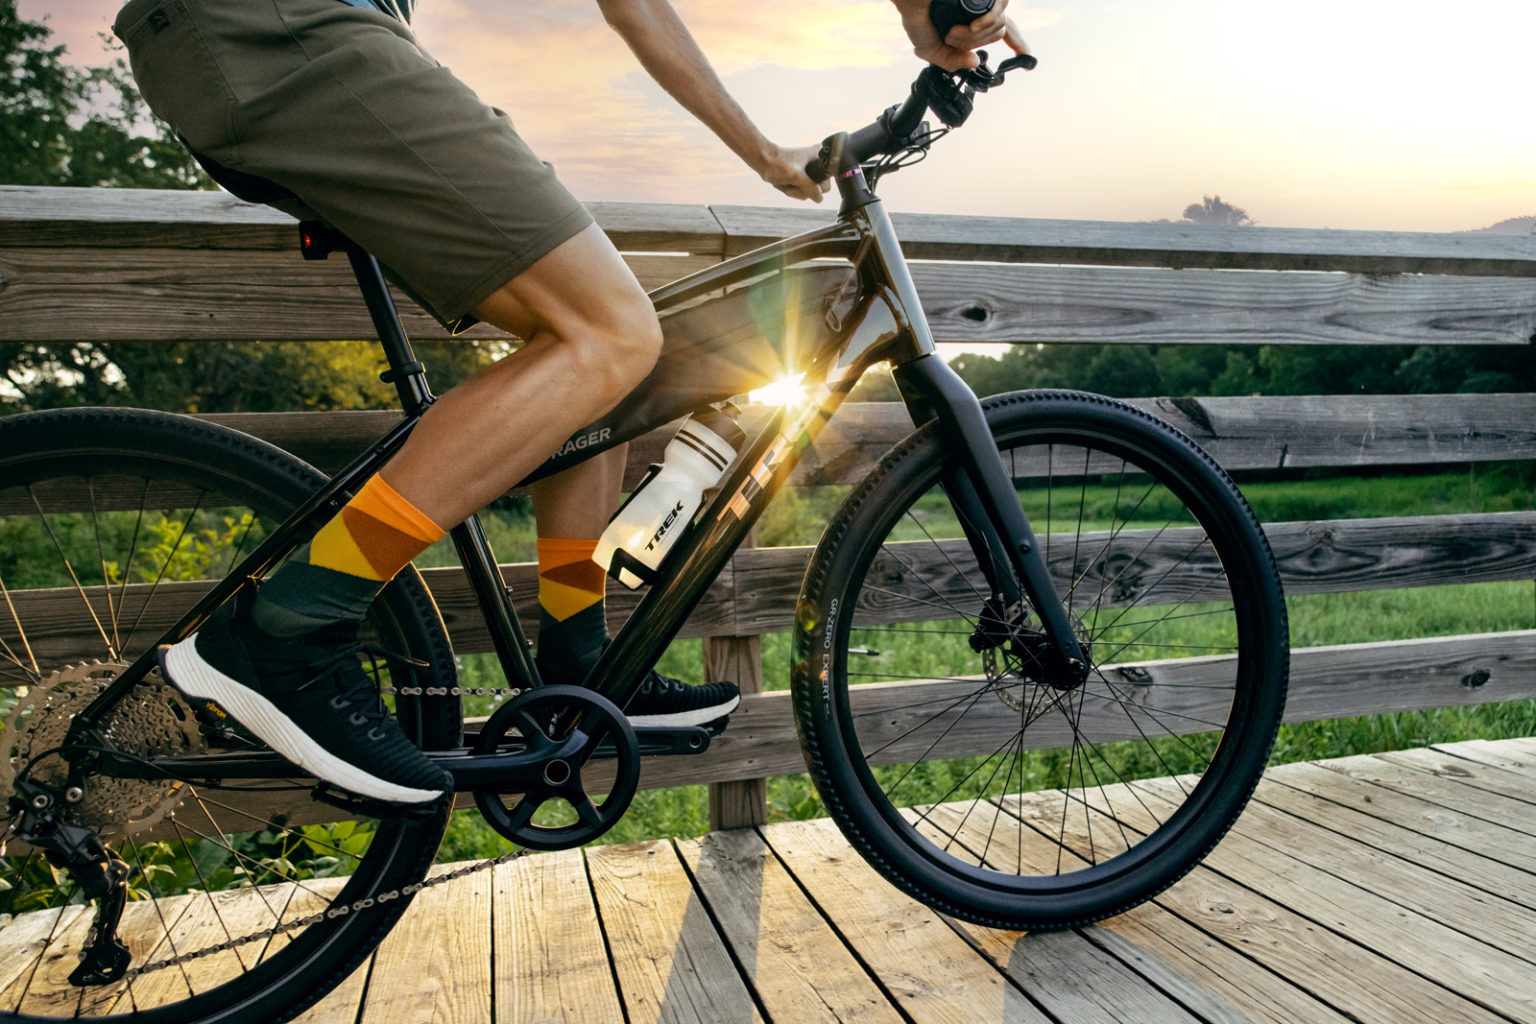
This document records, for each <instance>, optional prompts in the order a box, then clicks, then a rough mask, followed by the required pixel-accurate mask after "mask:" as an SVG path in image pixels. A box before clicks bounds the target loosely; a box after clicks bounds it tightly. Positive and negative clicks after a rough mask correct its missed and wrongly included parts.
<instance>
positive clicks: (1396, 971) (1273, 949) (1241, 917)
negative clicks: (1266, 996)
mask: <svg viewBox="0 0 1536 1024" xmlns="http://www.w3.org/2000/svg"><path fill="white" fill-rule="evenodd" d="M1090 795H1094V794H1090ZM1125 802H1126V801H1125V800H1124V798H1123V797H1122V798H1121V801H1120V803H1117V805H1116V809H1117V814H1118V816H1119V817H1120V818H1121V819H1122V820H1125V821H1127V822H1130V821H1132V820H1134V819H1133V815H1134V814H1136V813H1138V810H1139V809H1135V808H1130V807H1127V806H1123V804H1124V803H1125ZM1009 805H1010V809H1015V810H1017V811H1019V812H1020V813H1022V814H1024V815H1025V820H1026V821H1029V820H1031V817H1032V816H1033V815H1034V814H1036V813H1040V811H1038V810H1036V805H1039V807H1041V808H1043V813H1044V815H1045V816H1046V818H1047V819H1048V825H1047V827H1046V831H1048V832H1049V833H1050V835H1051V836H1053V837H1054V836H1055V835H1057V834H1058V832H1060V831H1061V820H1060V815H1059V807H1060V802H1059V798H1058V799H1057V800H1056V801H1055V802H1054V804H1053V802H1052V801H1051V800H1050V799H1049V798H1048V797H1046V796H1043V795H1042V796H1041V797H1039V798H1036V797H1026V798H1025V800H1024V801H1023V802H1018V801H1009ZM1088 813H1091V814H1092V817H1093V820H1094V822H1095V826H1094V830H1093V840H1094V844H1093V847H1092V848H1096V849H1097V850H1098V852H1099V854H1100V859H1102V856H1103V854H1104V853H1105V852H1106V851H1105V844H1106V843H1111V842H1114V841H1115V837H1116V835H1117V833H1118V829H1117V828H1116V826H1115V825H1114V824H1112V823H1111V822H1110V821H1109V820H1108V819H1107V818H1105V817H1103V815H1102V813H1101V812H1100V811H1099V810H1098V809H1097V808H1093V809H1092V810H1091V811H1090V812H1088ZM1129 827H1130V825H1129V824H1127V828H1129ZM998 831H999V833H1006V835H1005V836H1004V837H1003V839H1004V841H1007V840H1008V839H1011V838H1012V836H1013V835H1014V833H1013V832H1011V831H1009V830H1004V829H1000V830H998ZM1024 835H1025V838H1026V841H1028V842H1039V843H1044V844H1046V853H1047V854H1048V855H1052V856H1053V855H1054V850H1055V847H1054V845H1051V844H1052V842H1053V840H1051V839H1047V838H1046V837H1045V835H1043V834H1041V833H1034V834H1033V836H1031V833H1030V832H1029V831H1026V832H1025V833H1024ZM1065 836H1066V841H1067V842H1068V843H1069V844H1070V846H1071V848H1072V849H1073V850H1074V851H1076V852H1077V853H1078V854H1080V855H1087V854H1088V853H1089V851H1090V849H1091V847H1090V843H1089V841H1088V836H1087V832H1086V829H1085V827H1084V825H1083V824H1082V822H1081V820H1080V816H1079V815H1073V816H1072V818H1071V819H1069V821H1068V822H1067V823H1066V828H1065ZM1223 849H1225V847H1217V852H1220V851H1221V850H1223ZM1267 870H1268V869H1267V868H1266V867H1265V866H1264V865H1255V878H1257V876H1258V875H1259V874H1262V873H1264V872H1265V871H1267ZM1266 884H1267V883H1266V882H1260V883H1258V884H1254V883H1253V882H1252V881H1245V882H1244V883H1241V884H1240V883H1239V882H1238V881H1235V880H1233V878H1231V877H1229V875H1228V874H1227V873H1225V872H1222V873H1218V872H1217V871H1216V870H1215V865H1214V864H1212V863H1211V861H1210V859H1209V858H1208V859H1207V861H1206V864H1205V866H1202V867H1197V868H1195V869H1194V870H1193V871H1192V872H1190V874H1189V875H1187V876H1186V877H1185V878H1184V879H1183V880H1182V881H1180V882H1178V883H1177V884H1175V885H1174V886H1172V887H1171V888H1169V889H1168V890H1166V891H1165V892H1163V893H1162V894H1161V895H1159V896H1158V897H1157V898H1156V899H1157V903H1158V905H1160V906H1162V907H1164V908H1166V909H1168V910H1170V911H1172V912H1174V913H1176V914H1178V915H1179V916H1181V917H1183V918H1184V919H1185V920H1187V921H1189V922H1190V923H1191V924H1193V925H1195V926H1196V927H1198V928H1200V929H1202V930H1203V931H1205V932H1207V933H1209V934H1210V935H1212V936H1214V937H1215V938H1217V939H1219V940H1220V941H1221V942H1223V943H1225V944H1226V945H1228V946H1230V947H1231V948H1233V949H1235V950H1238V951H1240V952H1242V953H1243V954H1244V955H1246V956H1249V957H1252V958H1253V959H1255V960H1256V961H1258V962H1259V963H1261V964H1263V965H1264V966H1266V967H1267V968H1269V969H1270V970H1273V971H1275V972H1276V973H1277V974H1279V975H1280V976H1281V977H1284V978H1287V979H1289V980H1290V981H1291V982H1293V983H1294V984H1296V985H1298V986H1300V987H1302V988H1303V989H1305V990H1306V991H1307V992H1308V993H1309V994H1310V995H1311V996H1312V997H1313V998H1316V999H1318V1000H1320V1001H1322V1002H1324V1003H1326V1004H1327V1005H1328V1006H1330V1007H1332V1008H1334V1009H1336V1010H1338V1011H1339V1012H1341V1013H1344V1014H1346V1015H1348V1016H1349V1017H1351V1018H1353V1019H1355V1020H1357V1021H1361V1022H1369V1024H1401V1022H1403V1021H1425V1022H1430V1021H1444V1020H1455V1021H1458V1022H1466V1024H1472V1022H1487V1024H1492V1022H1494V1021H1498V1020H1502V1019H1503V1018H1501V1017H1499V1016H1497V1015H1495V1014H1494V1013H1492V1012H1490V1011H1488V1010H1486V1009H1484V1008H1483V1007H1481V1006H1479V1005H1477V1004H1476V1003H1474V1002H1471V1001H1469V1000H1468V999H1465V998H1462V997H1461V996H1459V995H1457V994H1456V993H1455V992H1451V991H1447V990H1446V989H1445V988H1444V987H1442V986H1441V985H1440V984H1438V983H1436V982H1435V981H1434V980H1432V977H1424V976H1421V975H1420V974H1418V973H1416V972H1414V971H1412V970H1409V969H1407V968H1405V967H1403V966H1401V965H1400V964H1398V963H1397V962H1396V961H1395V960H1393V959H1392V958H1390V957H1389V956H1386V955H1384V954H1383V953H1382V952H1380V951H1374V950H1372V949H1370V948H1368V947H1366V946H1362V945H1360V944H1358V943H1356V942H1355V941H1352V940H1351V939H1349V938H1346V937H1344V936H1343V935H1341V934H1338V933H1336V932H1335V931H1333V930H1331V929H1330V928H1329V927H1325V926H1324V925H1322V924H1319V923H1317V922H1316V921H1314V920H1313V919H1312V915H1311V914H1308V913H1306V911H1305V910H1304V909H1303V908H1306V909H1311V908H1310V907H1308V904H1307V901H1306V900H1305V899H1304V900H1301V901H1297V902H1296V903H1295V904H1294V905H1293V903H1292V902H1291V901H1289V900H1287V899H1286V898H1285V897H1283V896H1279V895H1277V894H1276V893H1271V892H1270V890H1269V889H1267V888H1266V887H1265V886H1266ZM1299 1019H1302V1020H1306V1019H1309V1018H1306V1017H1302V1018H1299Z"/></svg>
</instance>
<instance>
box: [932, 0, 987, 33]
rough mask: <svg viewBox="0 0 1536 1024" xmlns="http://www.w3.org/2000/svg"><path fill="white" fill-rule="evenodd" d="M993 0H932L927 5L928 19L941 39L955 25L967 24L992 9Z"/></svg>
mask: <svg viewBox="0 0 1536 1024" xmlns="http://www.w3.org/2000/svg"><path fill="white" fill-rule="evenodd" d="M992 4H993V0H933V2H932V3H930V4H929V5H928V20H929V21H931V22H933V27H934V28H935V29H936V30H938V33H939V38H940V39H941V40H942V39H944V38H945V37H946V36H948V35H949V30H950V29H952V28H954V27H955V26H956V25H969V24H970V23H971V22H973V21H975V20H976V19H977V18H979V17H981V16H982V15H983V14H986V13H987V12H988V11H990V10H991V9H992Z"/></svg>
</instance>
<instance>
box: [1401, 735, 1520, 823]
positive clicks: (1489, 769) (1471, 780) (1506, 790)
mask: <svg viewBox="0 0 1536 1024" xmlns="http://www.w3.org/2000/svg"><path fill="white" fill-rule="evenodd" d="M1376 756H1377V757H1379V758H1381V759H1382V760H1383V761H1390V762H1391V763H1392V764H1399V765H1403V766H1404V767H1408V768H1413V769H1416V770H1418V771H1422V772H1428V773H1429V774H1431V775H1434V776H1437V777H1438V778H1442V779H1453V780H1455V781H1457V782H1460V783H1462V784H1463V785H1466V786H1470V787H1471V788H1473V789H1478V790H1483V791H1485V792H1487V793H1495V794H1498V795H1499V796H1502V797H1508V798H1509V799H1510V801H1512V802H1511V803H1509V804H1507V805H1505V806H1507V807H1508V810H1509V814H1510V815H1511V816H1512V818H1513V819H1514V820H1515V822H1516V823H1517V824H1516V827H1519V825H1518V822H1519V821H1520V820H1521V819H1522V817H1524V815H1522V813H1521V808H1520V807H1519V805H1518V804H1517V803H1514V802H1513V801H1519V802H1520V803H1524V804H1527V805H1531V804H1536V773H1532V772H1529V771H1525V770H1524V769H1523V768H1522V767H1518V766H1517V767H1514V768H1504V767H1499V766H1495V765H1490V764H1479V763H1476V762H1473V763H1471V764H1468V763H1467V762H1466V761H1465V760H1464V759H1462V758H1453V757H1446V756H1445V755H1444V754H1441V753H1438V752H1436V751H1433V750H1395V751H1390V752H1387V753H1383V754H1377V755H1376ZM1525 814H1528V815H1530V817H1531V818H1536V808H1528V809H1527V810H1526V811H1525ZM1527 831H1529V832H1530V833H1531V834H1532V835H1536V822H1533V823H1532V825H1531V827H1530V828H1529V829H1527Z"/></svg>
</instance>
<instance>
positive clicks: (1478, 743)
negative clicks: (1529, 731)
mask: <svg viewBox="0 0 1536 1024" xmlns="http://www.w3.org/2000/svg"><path fill="white" fill-rule="evenodd" d="M1431 749H1433V750H1435V751H1437V752H1438V753H1441V754H1449V755H1450V756H1452V757H1460V758H1465V759H1466V760H1468V761H1476V762H1478V763H1479V764H1486V765H1492V766H1493V767H1495V768H1509V769H1512V770H1514V771H1518V772H1522V773H1526V774H1530V775H1532V776H1536V742H1532V741H1530V740H1518V739H1517V740H1462V741H1460V742H1457V743H1436V744H1435V745H1434V746H1433V747H1432V748H1431ZM1532 789H1533V790H1536V782H1533V785H1532Z"/></svg>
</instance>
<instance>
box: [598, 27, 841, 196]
mask: <svg viewBox="0 0 1536 1024" xmlns="http://www.w3.org/2000/svg"><path fill="white" fill-rule="evenodd" d="M597 5H598V7H600V8H602V11H603V17H604V18H606V19H607V20H608V24H609V25H611V26H612V27H613V29H614V31H616V32H618V34H619V35H620V36H621V37H622V38H623V40H624V42H626V43H627V44H629V48H630V49H631V50H633V51H634V54H635V56H636V57H637V58H639V60H640V64H641V66H643V67H644V68H645V70H646V71H647V72H648V73H649V74H650V76H651V77H652V78H654V79H655V80H656V82H657V84H659V85H660V86H661V87H662V88H663V89H665V90H667V92H669V93H671V94H672V97H673V98H674V99H676V100H677V101H678V102H679V103H681V104H682V105H683V107H684V108H685V109H687V111H688V112H689V113H691V114H692V115H693V116H694V117H697V118H698V119H699V120H700V121H702V122H703V123H704V125H705V127H707V128H709V129H710V130H711V131H713V132H714V133H715V134H716V135H718V136H719V137H720V140H721V141H722V142H724V143H725V144H726V145H727V146H729V147H730V148H731V151H732V152H733V153H735V154H736V155H737V156H739V157H741V159H742V160H744V161H745V162H746V164H747V166H748V167H751V168H752V169H753V170H754V171H756V172H757V173H758V174H759V175H760V176H761V177H762V179H763V180H764V181H766V182H767V183H768V184H770V185H773V186H775V187H777V188H779V189H781V190H782V191H784V192H786V193H787V194H789V195H792V196H794V197H796V198H797V199H815V200H816V201H817V202H820V201H821V189H820V188H818V187H817V186H816V185H815V184H813V183H812V182H811V179H810V178H807V177H806V176H805V170H804V168H805V163H806V161H807V160H809V159H810V158H811V157H813V156H815V154H816V149H815V147H810V148H806V149H782V148H780V147H779V146H777V145H775V144H774V143H772V142H770V141H769V140H768V139H767V138H766V137H765V136H764V135H763V133H762V132H760V131H758V129H757V126H756V125H755V124H753V123H752V119H751V118H749V117H748V116H747V115H746V112H745V111H743V110H742V109H741V107H740V106H738V105H737V103H736V101H735V100H733V99H732V98H731V96H730V94H729V93H728V92H726V90H725V86H724V84H722V83H721V81H720V78H719V76H718V75H716V74H715V70H714V68H713V67H711V66H710V63H709V59H708V58H707V57H705V56H704V53H703V51H702V50H700V49H699V46H698V44H697V43H695V42H694V40H693V36H692V35H691V34H690V33H689V31H688V29H687V27H686V26H684V25H683V23H682V21H681V20H680V19H679V18H678V16H677V13H676V12H675V11H674V10H673V9H672V5H671V4H670V3H668V2H667V0H597Z"/></svg>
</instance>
